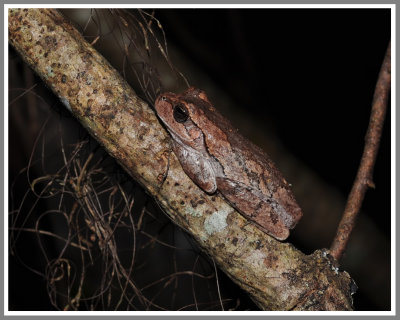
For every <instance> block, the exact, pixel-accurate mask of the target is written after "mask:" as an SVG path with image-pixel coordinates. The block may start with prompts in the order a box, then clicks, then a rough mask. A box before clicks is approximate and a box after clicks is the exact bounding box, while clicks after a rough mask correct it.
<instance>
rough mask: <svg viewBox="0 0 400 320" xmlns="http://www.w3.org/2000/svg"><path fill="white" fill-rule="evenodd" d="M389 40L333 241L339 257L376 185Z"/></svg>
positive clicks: (386, 94) (334, 253) (333, 250)
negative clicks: (374, 175) (367, 195)
mask: <svg viewBox="0 0 400 320" xmlns="http://www.w3.org/2000/svg"><path fill="white" fill-rule="evenodd" d="M390 45H391V43H390V42H389V45H388V48H387V51H386V55H385V58H384V60H383V63H382V67H381V70H380V72H379V77H378V82H377V84H376V88H375V93H374V98H373V102H372V110H371V117H370V121H369V126H368V131H367V134H366V136H365V146H364V153H363V155H362V158H361V162H360V166H359V168H358V173H357V177H356V179H355V181H354V184H353V188H352V189H351V192H350V194H349V198H348V200H347V203H346V208H345V209H344V213H343V217H342V220H341V221H340V223H339V227H338V230H337V232H336V236H335V238H334V240H333V242H332V245H331V249H330V251H331V255H332V256H334V257H335V258H336V259H337V260H340V258H341V257H342V255H343V252H344V250H345V249H346V246H347V242H348V241H349V238H350V234H351V231H352V230H353V227H354V224H355V221H356V217H357V214H358V213H359V211H360V208H361V204H362V202H363V200H364V196H365V193H366V191H367V189H368V187H370V188H374V187H375V185H374V183H373V181H372V173H373V169H374V165H375V160H376V155H377V153H378V149H379V142H380V138H381V134H382V128H383V123H384V119H385V114H386V108H387V104H388V99H389V91H390V69H391V63H390V58H391V53H390V52H391V51H390Z"/></svg>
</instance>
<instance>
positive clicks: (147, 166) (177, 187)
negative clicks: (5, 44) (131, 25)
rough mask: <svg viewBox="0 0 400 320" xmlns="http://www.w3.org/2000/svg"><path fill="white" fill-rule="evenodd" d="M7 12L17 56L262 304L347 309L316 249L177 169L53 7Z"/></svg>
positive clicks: (130, 98) (150, 118)
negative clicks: (282, 235)
mask: <svg viewBox="0 0 400 320" xmlns="http://www.w3.org/2000/svg"><path fill="white" fill-rule="evenodd" d="M8 14H9V41H10V43H11V45H13V46H14V47H15V48H16V50H17V51H18V52H19V53H20V54H21V56H22V57H23V59H24V60H25V61H26V62H27V63H28V64H29V65H30V66H31V67H32V68H33V69H34V70H35V71H36V73H37V74H39V75H40V77H41V78H42V79H43V81H44V82H45V83H46V84H47V85H48V86H49V87H50V88H51V89H52V90H53V92H54V93H55V94H56V95H57V96H58V97H59V98H60V99H61V101H62V102H63V103H64V105H65V106H66V107H67V108H68V109H69V110H70V111H71V112H72V113H73V114H74V115H75V117H76V118H77V119H78V120H79V121H80V122H81V123H82V124H83V125H84V126H85V127H86V128H87V130H88V131H89V132H90V133H91V135H92V136H93V137H95V138H96V139H97V140H98V141H99V142H100V143H101V144H102V145H103V146H104V148H105V149H106V150H107V151H108V153H109V154H110V155H111V156H113V157H114V158H116V159H117V160H118V161H119V163H120V164H121V165H122V166H123V167H124V168H125V169H126V171H127V172H128V173H129V174H130V175H131V176H132V177H133V178H134V179H135V180H136V181H138V182H139V183H140V184H141V185H142V186H143V188H144V189H145V190H146V191H147V192H148V193H149V194H151V195H152V196H153V197H154V198H155V199H156V200H157V201H158V203H159V204H160V205H161V206H162V208H163V209H164V211H165V212H166V213H167V214H168V215H169V217H170V218H171V220H172V221H173V222H174V223H176V224H177V225H179V226H180V227H182V228H183V229H184V230H186V231H187V232H188V233H190V234H191V235H192V236H193V237H194V238H195V239H196V240H197V242H198V243H199V245H200V247H201V248H202V249H203V250H204V251H205V252H207V253H208V254H209V255H210V256H212V257H213V259H214V261H215V262H216V263H217V264H218V265H219V267H220V268H221V269H222V270H223V271H224V272H225V273H226V274H227V275H228V276H229V277H230V278H231V279H232V280H233V281H234V282H235V283H237V284H238V285H239V286H241V287H242V288H243V289H244V290H246V291H247V292H248V293H249V294H250V296H251V297H252V299H253V301H255V302H256V303H257V305H258V306H259V307H260V308H261V309H263V310H294V309H296V310H351V309H352V298H351V292H350V287H351V279H350V276H349V275H348V274H347V273H346V272H338V270H337V267H336V265H335V261H334V260H333V259H332V257H330V256H329V255H328V254H327V253H326V252H325V251H321V250H318V251H316V252H314V253H313V254H312V255H309V256H306V255H304V254H303V253H301V252H300V251H298V250H297V249H295V248H294V247H293V246H292V245H290V244H288V243H282V242H279V241H277V240H275V239H273V238H272V237H270V236H268V235H266V234H265V233H263V232H262V231H260V230H259V229H258V228H257V227H255V226H253V225H252V224H249V223H248V222H247V220H246V219H245V218H243V216H241V215H240V214H239V213H238V212H237V211H235V210H234V209H233V208H232V207H231V206H230V205H229V204H228V203H227V202H226V201H225V200H224V199H223V198H222V197H220V196H219V195H211V196H210V195H207V194H205V193H204V192H203V191H202V190H200V189H199V188H198V187H197V186H196V185H195V184H194V183H193V182H192V181H191V180H190V179H189V178H188V177H187V176H186V174H185V173H184V172H183V170H182V168H181V166H180V164H179V162H178V160H177V159H176V157H175V155H174V154H170V152H169V148H170V147H169V143H168V141H169V136H168V135H167V133H166V132H165V130H164V129H163V127H162V126H161V125H160V123H159V122H158V120H157V118H156V116H155V114H154V112H153V111H152V109H151V108H149V106H148V105H147V104H145V103H144V102H143V101H141V100H140V99H139V98H138V97H137V96H136V94H135V92H134V91H133V90H132V89H131V88H130V87H129V85H128V84H127V83H126V82H125V80H124V79H122V77H121V76H119V74H118V73H117V72H116V70H114V69H113V68H112V67H111V66H110V64H109V63H108V62H107V61H106V60H105V59H104V58H103V57H102V56H101V55H100V54H99V53H97V52H96V51H95V50H94V49H93V48H92V47H91V46H90V45H89V44H88V43H87V42H86V41H85V40H84V39H83V37H82V36H81V35H80V34H79V32H78V31H77V30H75V29H74V28H73V27H72V26H71V25H70V24H69V23H68V22H67V21H65V20H64V18H63V17H62V16H61V15H60V14H59V13H58V12H57V11H56V10H50V9H13V10H9V12H8ZM168 157H169V158H170V161H168ZM168 164H169V167H168ZM166 173H167V178H166V179H165V181H164V177H165V175H166Z"/></svg>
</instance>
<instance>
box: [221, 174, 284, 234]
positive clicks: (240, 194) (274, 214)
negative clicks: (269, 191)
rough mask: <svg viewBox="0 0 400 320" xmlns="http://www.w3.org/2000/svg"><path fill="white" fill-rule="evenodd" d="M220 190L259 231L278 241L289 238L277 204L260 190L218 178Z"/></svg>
mask: <svg viewBox="0 0 400 320" xmlns="http://www.w3.org/2000/svg"><path fill="white" fill-rule="evenodd" d="M216 180H217V185H218V190H219V191H220V192H221V194H222V195H223V196H224V197H225V198H226V199H227V200H228V201H229V203H230V204H231V205H232V206H233V207H235V208H236V209H237V210H238V211H239V212H240V213H241V214H242V215H243V216H245V217H246V218H247V219H249V221H250V222H252V223H254V224H255V225H256V226H257V227H258V228H259V229H261V230H262V231H264V232H266V233H267V234H269V235H271V236H273V237H274V238H276V239H278V240H285V239H286V238H287V237H288V236H289V229H288V227H287V226H286V225H285V221H284V219H282V217H281V216H280V215H279V210H278V209H279V208H277V203H276V202H275V201H273V200H272V199H271V198H270V197H267V196H266V195H264V194H262V193H261V192H260V191H259V190H257V189H254V188H252V187H249V186H247V185H245V184H243V183H240V182H237V181H233V180H230V179H226V178H218V177H217V179H216Z"/></svg>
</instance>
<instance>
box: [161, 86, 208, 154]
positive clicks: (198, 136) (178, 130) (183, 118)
mask: <svg viewBox="0 0 400 320" xmlns="http://www.w3.org/2000/svg"><path fill="white" fill-rule="evenodd" d="M186 92H187V91H186ZM186 92H185V93H183V94H181V95H178V94H175V93H171V92H166V93H163V94H161V95H159V96H158V97H157V99H156V102H155V109H156V112H157V115H158V117H159V118H160V119H161V120H162V122H163V123H164V124H165V126H166V127H167V129H168V131H169V133H170V134H171V135H172V137H173V139H174V140H175V141H176V142H178V143H181V144H184V145H186V146H190V147H192V148H194V149H196V150H199V151H200V149H202V148H203V145H204V139H203V133H202V130H201V129H200V128H198V127H197V126H196V124H195V123H194V122H193V121H192V117H193V116H194V114H193V113H194V112H196V110H195V107H194V106H193V104H192V103H189V102H188V101H187V100H186V99H185V94H186Z"/></svg>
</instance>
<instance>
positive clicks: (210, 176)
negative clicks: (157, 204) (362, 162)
mask: <svg viewBox="0 0 400 320" xmlns="http://www.w3.org/2000/svg"><path fill="white" fill-rule="evenodd" d="M155 109H156V112H157V114H158V117H159V118H160V119H161V121H162V122H163V123H164V125H165V127H166V129H167V130H168V132H169V133H170V134H171V137H172V149H173V151H174V153H175V154H176V156H177V157H178V159H179V161H180V163H181V165H182V168H183V170H184V171H185V173H186V174H187V175H188V176H189V177H190V178H191V179H192V180H193V181H194V182H195V183H196V184H197V185H198V186H199V187H200V188H201V189H203V190H204V191H205V192H207V193H208V194H213V193H215V192H217V191H219V192H220V193H221V194H222V195H223V197H225V198H226V200H227V201H228V202H229V203H230V204H231V205H232V206H233V207H234V208H236V209H237V210H238V211H239V212H240V213H241V214H242V215H243V216H244V217H246V218H247V219H248V220H249V221H251V222H252V223H254V224H255V225H256V226H257V227H258V228H259V229H261V230H262V231H264V232H266V233H267V234H269V235H271V236H273V237H274V238H276V239H278V240H285V239H286V238H287V237H288V236H289V229H292V228H294V227H295V225H296V224H297V222H298V221H299V220H300V218H301V217H302V211H301V209H300V207H299V206H298V204H297V202H296V200H295V199H294V196H293V194H292V192H291V189H290V185H289V184H288V183H287V181H286V180H285V179H284V178H283V177H282V175H281V173H280V172H279V171H278V169H277V168H276V166H275V164H274V163H273V162H272V161H271V160H270V159H269V157H268V156H267V155H266V153H265V152H263V151H262V149H260V148H259V147H257V146H256V145H254V144H252V143H251V142H250V141H248V140H247V139H246V138H244V137H243V136H242V135H241V134H240V133H239V132H238V130H236V129H235V128H234V127H233V126H232V125H231V124H230V122H229V121H228V120H227V119H226V118H225V117H224V116H222V115H221V114H220V113H219V112H218V111H217V110H216V109H215V108H214V106H213V105H212V104H211V102H210V100H209V99H208V97H207V95H206V94H205V92H204V91H202V90H199V89H197V88H193V87H191V88H189V89H187V90H186V91H185V92H183V93H182V94H175V93H170V92H167V93H163V94H161V95H159V96H158V97H157V99H156V102H155Z"/></svg>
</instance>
